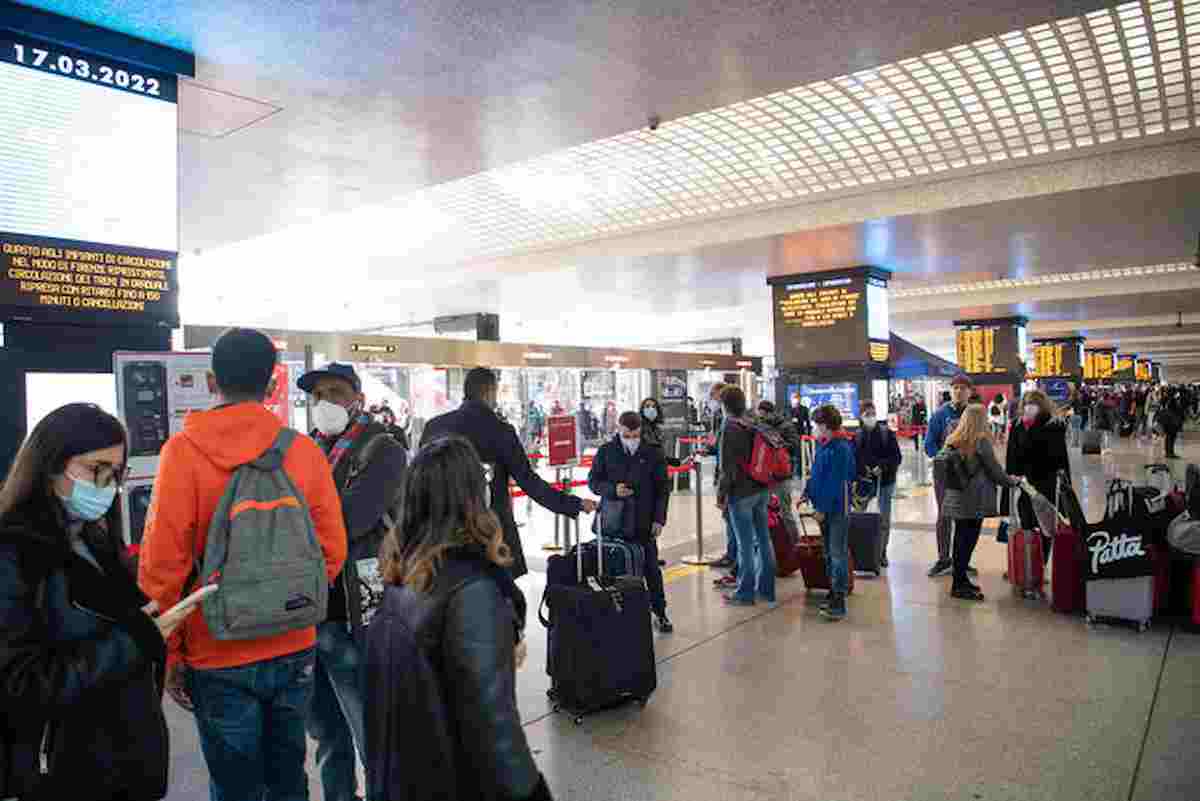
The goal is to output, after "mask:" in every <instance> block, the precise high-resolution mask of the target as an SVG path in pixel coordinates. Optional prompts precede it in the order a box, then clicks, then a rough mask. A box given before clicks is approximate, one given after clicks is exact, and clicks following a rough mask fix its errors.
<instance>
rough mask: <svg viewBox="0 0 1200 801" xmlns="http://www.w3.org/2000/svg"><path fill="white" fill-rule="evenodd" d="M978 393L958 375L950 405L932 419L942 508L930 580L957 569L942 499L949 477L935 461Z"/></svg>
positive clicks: (930, 443) (928, 448)
mask: <svg viewBox="0 0 1200 801" xmlns="http://www.w3.org/2000/svg"><path fill="white" fill-rule="evenodd" d="M974 391H975V385H974V383H972V381H971V379H970V378H967V377H966V376H965V375H957V376H955V377H954V380H953V381H951V382H950V402H949V403H945V404H942V408H940V409H938V410H937V411H936V412H934V413H933V417H931V418H930V419H929V432H928V433H927V434H926V435H925V454H926V455H927V456H928V457H929V458H930V459H934V462H933V495H934V498H935V499H936V500H937V509H938V516H937V545H938V558H937V561H936V562H934V563H933V567H931V568H929V576H930V578H933V577H934V576H941V575H945V574H948V573H949V572H950V571H951V570H952V569H953V568H954V563H953V562H952V561H951V554H950V544H951V542H952V539H953V530H954V521H953V520H947V519H945V518H943V517H942V498H943V497H945V495H946V476H945V474H944V473H943V472H942V469H941V468H942V466H943V465H942V462H941V460H940V459H935V457H936V456H937V455H938V454H939V453H941V451H942V446H943V445H945V444H946V438H947V437H948V436H950V433H951V432H952V431H954V427H955V426H956V425H958V420H959V418H960V417H962V413H963V410H964V409H966V408H967V399H968V398H970V397H971V394H972V393H973V392H974ZM967 570H968V572H972V573H973V572H974V570H973V569H972V568H967Z"/></svg>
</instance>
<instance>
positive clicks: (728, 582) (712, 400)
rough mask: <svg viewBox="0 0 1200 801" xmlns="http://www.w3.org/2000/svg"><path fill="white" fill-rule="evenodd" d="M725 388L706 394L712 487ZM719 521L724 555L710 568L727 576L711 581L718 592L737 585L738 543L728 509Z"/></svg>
mask: <svg viewBox="0 0 1200 801" xmlns="http://www.w3.org/2000/svg"><path fill="white" fill-rule="evenodd" d="M725 387H726V385H725V384H722V383H717V384H713V386H712V389H711V390H709V393H708V406H707V408H706V411H705V414H706V415H707V417H708V419H709V421H710V423H711V424H712V435H713V446H712V447H711V448H710V449H709V452H708V453H709V455H710V456H715V457H717V464H716V467H715V468H714V470H713V487H719V486H720V485H721V438H722V436H724V434H725V413H724V410H723V409H722V406H721V393H723V392H724V391H725ZM721 519H722V520H723V521H724V523H725V554H724V555H723V556H722V557H721V558H720V559H718V560H717V561H716V562H714V563H713V565H712V566H713V567H716V568H723V569H725V570H728V571H729V575H726V576H720V577H719V578H716V579H713V586H714V587H715V588H716V589H718V590H723V589H728V588H730V587H734V586H736V585H737V553H738V542H737V535H736V534H734V532H733V525H732V524H731V523H730V522H729V510H728V509H722V510H721Z"/></svg>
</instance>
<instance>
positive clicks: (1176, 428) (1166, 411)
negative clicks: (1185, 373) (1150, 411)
mask: <svg viewBox="0 0 1200 801" xmlns="http://www.w3.org/2000/svg"><path fill="white" fill-rule="evenodd" d="M1184 410H1185V407H1184V404H1183V402H1182V397H1181V396H1180V395H1179V394H1177V393H1171V394H1169V395H1168V396H1167V397H1166V399H1164V400H1163V401H1161V402H1160V404H1159V408H1158V418H1157V421H1158V425H1159V427H1160V428H1162V430H1163V437H1164V438H1165V440H1166V442H1165V444H1164V447H1165V451H1164V452H1165V455H1166V458H1168V459H1178V458H1179V455H1178V454H1176V453H1175V443H1176V441H1178V439H1179V432H1180V431H1182V430H1183V422H1184Z"/></svg>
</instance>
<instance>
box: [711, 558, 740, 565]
mask: <svg viewBox="0 0 1200 801" xmlns="http://www.w3.org/2000/svg"><path fill="white" fill-rule="evenodd" d="M735 564H736V562H734V561H733V560H732V559H730V558H729V557H728V556H722V557H721V558H720V559H718V560H717V561H715V562H713V563H712V564H711V565H709V567H733V566H734V565H735Z"/></svg>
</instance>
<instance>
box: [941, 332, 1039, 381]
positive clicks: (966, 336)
mask: <svg viewBox="0 0 1200 801" xmlns="http://www.w3.org/2000/svg"><path fill="white" fill-rule="evenodd" d="M1024 331H1025V328H1024V326H1019V325H1016V324H995V325H993V324H981V325H960V326H959V328H958V332H957V334H956V346H957V357H958V366H959V367H961V368H962V370H963V372H965V373H969V374H972V375H983V374H987V373H1019V372H1023V371H1024V367H1025V366H1024V360H1023V359H1022V356H1021V353H1022V346H1023V344H1024V343H1023V342H1022V341H1021V340H1022V337H1023V336H1024V333H1023V332H1024Z"/></svg>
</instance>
